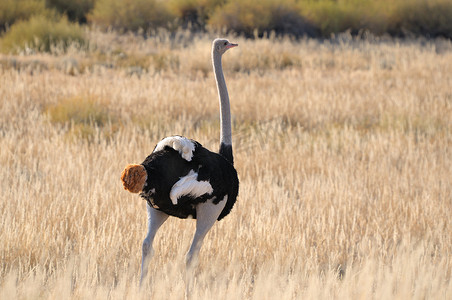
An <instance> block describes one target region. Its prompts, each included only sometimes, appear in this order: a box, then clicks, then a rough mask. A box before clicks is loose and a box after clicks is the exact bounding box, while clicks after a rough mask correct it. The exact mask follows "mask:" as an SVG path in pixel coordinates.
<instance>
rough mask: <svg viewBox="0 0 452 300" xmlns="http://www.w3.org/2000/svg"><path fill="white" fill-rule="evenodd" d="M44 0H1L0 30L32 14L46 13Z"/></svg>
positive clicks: (26, 18)
mask: <svg viewBox="0 0 452 300" xmlns="http://www.w3.org/2000/svg"><path fill="white" fill-rule="evenodd" d="M46 12H47V11H46V8H45V3H44V0H1V1H0V31H4V30H5V29H6V28H7V27H8V26H11V25H13V24H14V23H15V22H17V21H20V20H28V19H29V18H30V17H31V16H33V15H42V14H46Z"/></svg>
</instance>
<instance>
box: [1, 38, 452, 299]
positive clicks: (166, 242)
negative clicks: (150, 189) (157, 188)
mask: <svg viewBox="0 0 452 300" xmlns="http://www.w3.org/2000/svg"><path fill="white" fill-rule="evenodd" d="M215 37H216V36H213V35H211V34H201V35H191V34H188V33H186V34H184V33H181V34H177V35H175V36H173V37H169V36H165V35H156V36H153V37H150V38H148V39H143V38H140V37H139V36H136V35H132V34H125V35H119V34H116V33H114V32H100V31H96V30H92V31H89V32H88V39H89V44H90V47H88V48H83V49H80V48H77V47H76V46H74V47H70V48H69V49H68V50H67V51H66V52H64V51H62V52H61V53H60V52H58V49H54V51H53V52H52V54H48V53H39V52H30V53H23V54H22V55H16V56H12V55H2V56H0V165H1V168H0V178H2V180H1V181H0V214H1V216H0V241H1V242H0V262H1V264H0V299H149V298H152V299H182V298H184V291H185V284H184V258H185V253H186V251H187V250H188V247H189V245H190V242H191V239H192V237H193V233H194V229H195V221H194V220H180V219H177V218H170V219H169V220H168V221H167V222H166V223H165V224H164V225H163V226H162V228H161V229H160V231H159V232H158V233H157V237H156V239H155V243H154V248H155V251H156V255H155V256H154V258H153V260H152V261H151V263H150V268H149V273H150V274H149V277H148V278H147V280H146V282H145V284H144V287H143V288H142V289H141V290H140V289H139V288H138V278H139V269H140V260H141V243H142V240H143V238H144V237H145V234H146V229H147V225H146V209H145V202H144V201H143V200H141V199H140V198H139V197H138V196H137V195H132V194H130V193H128V192H126V191H124V190H123V188H122V186H121V182H120V174H121V171H122V169H123V168H124V166H125V165H126V164H128V163H133V162H135V163H140V162H142V160H143V159H144V158H145V157H146V156H147V155H148V154H149V153H150V152H151V151H152V149H153V148H154V145H155V144H156V143H157V142H158V141H160V140H161V139H162V138H163V137H165V136H169V135H174V134H180V135H184V136H187V137H189V138H194V139H196V140H197V141H199V142H200V143H201V144H203V145H204V146H205V147H208V148H210V149H212V150H216V149H218V146H219V112H218V99H217V92H216V87H215V81H214V78H213V73H212V67H211V61H210V47H211V40H212V39H213V38H215ZM230 39H231V40H233V41H235V42H238V43H239V47H238V48H235V49H233V50H230V51H229V52H228V53H226V54H225V56H224V58H223V66H224V71H225V77H226V82H227V85H228V89H229V96H230V99H231V110H232V114H233V146H234V154H235V161H236V163H235V165H236V168H237V171H238V174H239V178H240V193H239V198H238V201H237V203H236V205H235V207H234V209H233V210H232V212H231V214H230V215H229V216H228V217H226V218H225V219H224V220H222V221H220V222H218V223H217V224H216V225H215V226H214V227H213V229H212V230H211V231H210V232H209V234H208V235H207V237H206V239H205V242H204V245H203V248H202V249H201V253H200V257H201V259H200V265H199V267H198V270H197V273H196V281H195V286H194V289H193V293H192V295H191V296H192V298H193V299H332V298H336V299H451V298H452V281H451V275H452V234H451V233H452V218H451V212H452V88H451V87H452V76H451V74H452V73H451V70H452V44H451V42H450V40H441V39H437V40H425V39H418V40H397V39H381V40H380V39H377V38H371V37H369V38H368V39H355V38H353V37H351V36H349V35H347V34H344V35H341V36H339V37H337V38H335V39H331V40H323V41H320V40H315V39H301V40H291V39H289V38H276V37H274V36H270V37H266V38H262V39H255V40H250V39H244V38H241V37H233V36H231V37H230Z"/></svg>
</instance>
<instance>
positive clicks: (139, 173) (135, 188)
mask: <svg viewBox="0 0 452 300" xmlns="http://www.w3.org/2000/svg"><path fill="white" fill-rule="evenodd" d="M146 179H147V173H146V169H145V168H144V167H143V166H142V165H128V166H127V167H126V168H125V169H124V171H122V174H121V180H122V184H123V185H124V189H125V190H128V191H129V192H131V193H139V192H141V191H142V190H143V187H144V183H145V182H146Z"/></svg>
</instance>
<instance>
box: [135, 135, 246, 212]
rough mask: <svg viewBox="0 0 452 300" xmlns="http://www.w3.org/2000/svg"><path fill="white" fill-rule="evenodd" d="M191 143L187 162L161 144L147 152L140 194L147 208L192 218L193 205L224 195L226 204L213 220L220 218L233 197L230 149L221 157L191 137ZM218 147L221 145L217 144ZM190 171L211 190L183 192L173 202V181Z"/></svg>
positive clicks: (236, 186)
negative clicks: (190, 153)
mask: <svg viewBox="0 0 452 300" xmlns="http://www.w3.org/2000/svg"><path fill="white" fill-rule="evenodd" d="M191 141H192V142H193V143H194V145H195V150H194V151H193V156H192V159H191V161H188V160H186V159H184V158H183V157H182V156H181V155H180V153H179V152H178V151H176V150H175V149H173V148H172V147H170V146H165V147H164V148H163V149H162V150H160V151H155V152H153V153H152V154H151V155H149V156H148V157H147V158H146V159H145V160H144V161H143V163H142V165H143V166H144V168H145V169H146V172H147V180H146V184H145V186H144V188H143V191H142V192H141V194H140V196H141V197H143V198H144V199H145V200H146V201H147V202H148V203H149V205H150V206H151V207H153V208H155V209H157V210H160V211H162V212H164V213H166V214H168V215H170V216H174V217H178V218H183V219H185V218H188V217H193V218H195V219H196V204H198V203H202V202H205V201H207V200H208V199H213V203H214V204H217V203H219V202H220V201H221V200H223V198H224V197H225V196H227V202H226V205H225V207H224V209H223V211H222V212H221V214H220V215H219V217H218V219H217V220H221V219H222V218H223V217H225V216H226V215H227V214H229V212H230V211H231V209H232V207H233V206H234V203H235V201H236V199H237V195H238V189H239V180H238V177H237V171H236V170H235V168H234V166H233V165H232V163H230V161H232V148H231V149H230V151H227V154H226V155H228V156H229V155H230V156H229V157H228V158H229V159H226V158H225V157H224V156H222V155H220V154H218V153H214V152H211V151H209V150H207V149H206V148H204V147H203V146H202V145H201V144H199V143H198V142H196V141H193V140H191ZM221 148H222V147H221ZM228 150H229V149H228ZM191 170H193V171H194V172H196V173H197V174H198V175H197V180H198V181H208V182H209V183H210V185H211V186H212V189H213V192H212V193H210V194H204V195H201V196H198V197H193V196H191V195H183V196H182V197H180V198H179V199H178V201H177V204H176V205H174V204H173V202H172V201H171V199H170V192H171V189H172V187H173V186H174V184H175V183H176V182H177V181H178V180H179V179H180V178H181V177H184V176H186V175H187V174H188V173H189V172H190V171H191Z"/></svg>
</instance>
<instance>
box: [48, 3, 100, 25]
mask: <svg viewBox="0 0 452 300" xmlns="http://www.w3.org/2000/svg"><path fill="white" fill-rule="evenodd" d="M94 2H95V0H46V5H47V7H50V8H54V9H56V10H57V11H58V12H60V13H62V14H66V15H67V17H68V19H69V20H70V21H77V22H80V23H86V15H87V14H88V13H89V12H90V11H91V10H92V9H93V7H94Z"/></svg>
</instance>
